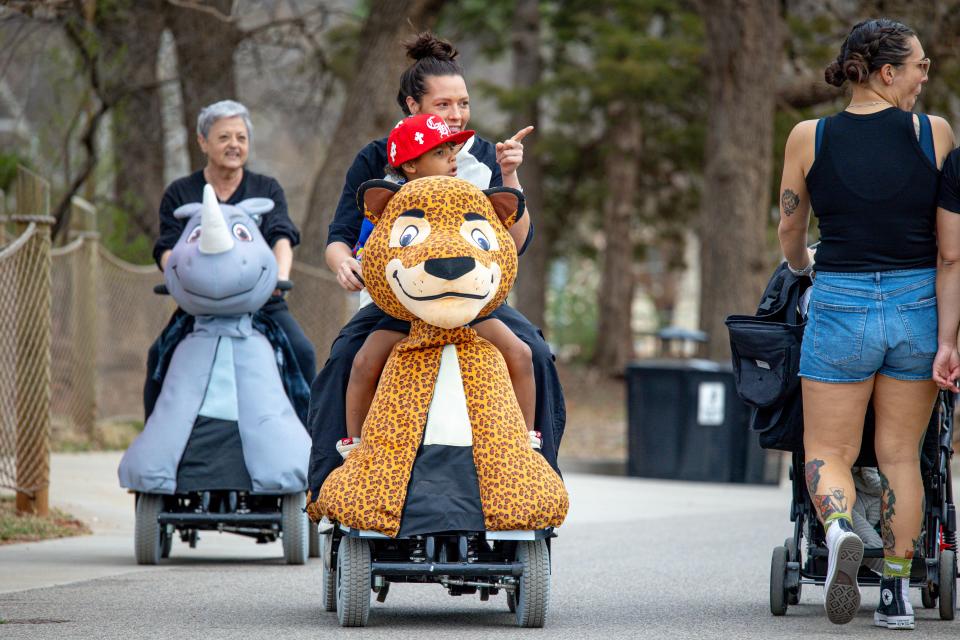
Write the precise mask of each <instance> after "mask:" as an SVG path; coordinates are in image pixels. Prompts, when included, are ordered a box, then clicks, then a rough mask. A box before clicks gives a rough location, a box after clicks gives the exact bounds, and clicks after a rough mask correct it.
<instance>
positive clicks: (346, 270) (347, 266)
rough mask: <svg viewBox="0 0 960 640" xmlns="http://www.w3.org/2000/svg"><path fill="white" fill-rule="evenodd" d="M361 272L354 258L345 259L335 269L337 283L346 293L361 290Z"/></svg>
mask: <svg viewBox="0 0 960 640" xmlns="http://www.w3.org/2000/svg"><path fill="white" fill-rule="evenodd" d="M362 277H363V270H362V269H361V267H360V263H359V262H358V261H357V260H356V259H355V258H346V259H345V260H344V261H343V262H341V263H340V267H339V268H338V269H337V282H339V283H340V286H341V287H343V288H344V289H346V290H347V291H360V290H361V289H363V280H362Z"/></svg>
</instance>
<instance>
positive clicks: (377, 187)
mask: <svg viewBox="0 0 960 640" xmlns="http://www.w3.org/2000/svg"><path fill="white" fill-rule="evenodd" d="M397 191H400V185H398V184H397V183H395V182H389V181H387V180H367V181H366V182H364V183H363V184H362V185H360V188H359V189H357V207H358V208H359V209H361V210H362V211H363V215H365V216H366V217H367V220H369V221H370V222H372V223H373V224H377V221H378V220H380V216H381V215H383V211H384V209H386V208H387V203H388V202H390V198H392V197H393V195H394V194H395V193H396V192H397Z"/></svg>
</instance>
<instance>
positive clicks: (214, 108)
mask: <svg viewBox="0 0 960 640" xmlns="http://www.w3.org/2000/svg"><path fill="white" fill-rule="evenodd" d="M236 116H240V117H241V118H243V124H245V125H246V127H247V136H249V137H250V141H251V142H253V124H252V123H251V122H250V112H249V111H247V108H246V107H245V106H243V105H242V104H240V103H239V102H237V101H235V100H221V101H220V102H214V103H213V104H211V105H207V106H206V107H204V108H203V109H201V110H200V115H199V116H197V133H199V134H200V135H201V136H203V139H204V140H206V139H207V136H208V135H210V127H212V126H213V123H214V122H216V121H217V120H220V119H221V118H234V117H236Z"/></svg>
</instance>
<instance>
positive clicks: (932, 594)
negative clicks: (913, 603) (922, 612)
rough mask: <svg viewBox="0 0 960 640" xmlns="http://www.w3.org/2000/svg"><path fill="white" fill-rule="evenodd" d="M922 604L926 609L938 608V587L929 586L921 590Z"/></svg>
mask: <svg viewBox="0 0 960 640" xmlns="http://www.w3.org/2000/svg"><path fill="white" fill-rule="evenodd" d="M920 602H921V603H923V608H924V609H933V608H934V607H936V606H937V585H935V584H928V585H927V586H925V587H923V588H922V589H920Z"/></svg>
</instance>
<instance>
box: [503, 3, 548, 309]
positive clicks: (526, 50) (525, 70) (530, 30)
mask: <svg viewBox="0 0 960 640" xmlns="http://www.w3.org/2000/svg"><path fill="white" fill-rule="evenodd" d="M513 16H514V22H513V34H512V39H513V43H512V49H513V88H514V91H530V88H531V87H533V86H535V85H536V84H537V83H539V82H540V74H541V71H542V67H543V64H542V61H541V59H540V3H539V0H520V2H517V3H516V5H515V7H514V14H513ZM530 124H532V125H534V126H535V127H537V128H538V129H539V126H540V105H539V102H538V99H537V96H536V94H535V93H533V95H530V96H529V98H528V99H526V100H524V102H523V106H522V107H521V108H519V109H516V110H515V111H514V117H513V118H512V119H511V121H510V132H511V135H512V133H513V132H515V131H519V130H520V129H522V128H523V127H525V126H527V125H530ZM541 135H543V133H542V132H539V131H537V130H534V133H533V135H532V136H531V137H529V138H527V141H528V142H527V145H526V146H527V152H526V153H524V156H523V165H522V167H521V181H520V182H521V184H522V185H523V195H524V196H525V197H526V201H527V207H528V208H529V209H530V213H531V215H532V216H533V221H534V227H535V228H534V232H535V236H534V240H533V242H531V243H530V245H529V246H528V247H527V250H526V252H525V253H524V254H523V258H522V259H521V262H520V264H521V267H522V268H521V269H520V273H519V276H518V278H517V284H516V286H515V287H514V291H515V292H516V293H515V294H514V295H515V296H516V305H517V309H518V310H519V311H520V313H522V314H523V315H525V316H526V317H527V319H528V320H530V322H532V323H533V324H535V325H536V326H538V327H543V326H544V325H545V317H546V313H545V309H546V305H547V270H548V268H549V259H550V253H551V251H550V246H551V244H552V236H553V234H552V233H551V229H550V226H551V225H550V224H549V218H548V216H549V214H548V213H547V212H545V211H543V209H542V205H543V168H542V166H541V164H540V156H539V154H537V153H536V149H535V147H536V142H535V141H536V139H537V136H541ZM530 142H534V144H533V145H531V144H530Z"/></svg>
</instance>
